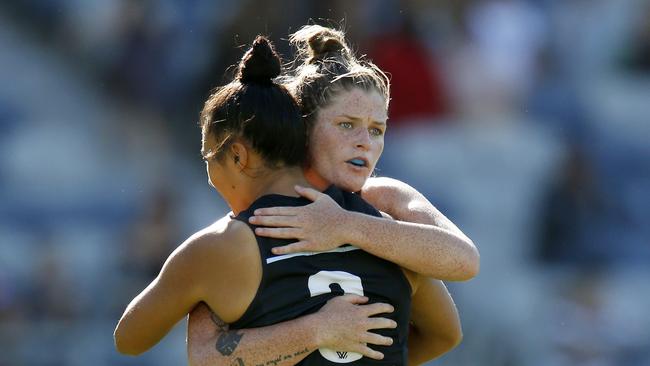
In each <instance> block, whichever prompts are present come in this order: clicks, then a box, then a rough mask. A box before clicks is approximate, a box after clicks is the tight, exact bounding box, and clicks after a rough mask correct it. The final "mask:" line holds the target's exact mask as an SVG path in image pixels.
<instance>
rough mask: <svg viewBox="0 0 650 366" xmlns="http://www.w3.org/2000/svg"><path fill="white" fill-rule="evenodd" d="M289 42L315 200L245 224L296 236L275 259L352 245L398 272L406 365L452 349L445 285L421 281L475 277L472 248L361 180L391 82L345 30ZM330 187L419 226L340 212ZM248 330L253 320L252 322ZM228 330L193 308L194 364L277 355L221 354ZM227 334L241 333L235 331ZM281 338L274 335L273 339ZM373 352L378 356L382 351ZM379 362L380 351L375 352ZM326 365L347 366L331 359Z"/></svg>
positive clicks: (443, 225) (380, 182) (258, 214)
mask: <svg viewBox="0 0 650 366" xmlns="http://www.w3.org/2000/svg"><path fill="white" fill-rule="evenodd" d="M291 40H292V41H293V42H294V43H295V44H297V45H298V47H299V51H300V52H299V56H298V59H297V61H296V65H297V69H296V70H295V72H294V75H292V76H291V77H289V78H287V80H285V82H286V83H287V85H288V86H289V88H290V89H291V90H292V92H293V93H294V95H295V96H296V98H297V99H298V102H299V104H300V107H301V110H302V114H303V116H304V119H305V122H306V125H307V133H308V136H309V145H308V150H309V159H308V161H307V167H306V170H305V175H306V176H307V178H308V180H309V181H310V183H311V184H313V185H314V186H315V188H317V190H313V189H306V188H301V187H297V192H298V193H299V194H301V195H303V196H305V197H307V198H309V199H310V200H313V201H315V202H314V203H312V204H310V205H306V206H301V207H279V208H261V209H258V210H256V211H255V216H254V217H251V218H249V221H250V222H251V223H253V224H255V225H266V226H274V227H276V228H259V227H258V228H256V230H255V232H256V234H257V235H259V236H269V237H276V238H283V239H291V238H293V239H294V240H292V241H294V242H295V241H296V240H297V242H296V243H293V244H291V245H288V246H283V247H276V248H273V249H272V250H273V253H274V254H276V255H279V256H283V255H285V256H286V255H296V254H300V253H303V254H304V252H307V253H310V252H314V251H317V252H327V251H331V250H336V249H337V248H339V247H340V246H341V245H343V244H344V243H351V244H353V245H355V246H357V247H359V248H361V249H363V250H364V251H367V252H370V253H372V254H375V255H376V256H378V257H382V258H384V259H387V260H389V261H391V262H394V263H397V264H399V265H400V266H402V267H403V268H405V270H404V272H405V273H406V275H407V277H408V278H409V280H410V281H409V282H410V284H411V285H412V289H411V290H412V295H413V308H412V313H411V316H410V321H411V329H410V332H409V337H408V347H409V352H408V357H409V364H419V363H422V362H425V361H427V360H429V359H432V358H434V357H437V356H438V355H440V354H442V353H444V352H446V351H448V350H449V349H451V348H453V347H454V346H455V345H456V344H458V342H459V341H460V337H461V331H460V324H459V321H458V315H457V312H456V309H455V307H454V305H453V301H452V300H451V298H450V296H449V294H448V292H447V290H446V288H445V286H444V284H442V282H441V281H439V280H435V281H431V280H429V279H427V278H425V277H433V278H437V279H445V280H466V279H469V278H471V277H473V276H474V275H475V274H476V272H477V271H478V253H477V251H476V248H475V247H474V245H473V243H472V242H471V241H470V240H469V239H468V238H467V237H466V236H465V235H464V234H463V233H462V232H461V231H460V230H458V228H457V227H456V226H455V225H454V224H453V223H451V222H450V221H449V220H448V219H447V218H446V217H444V216H443V215H442V214H441V213H440V212H439V211H438V210H437V209H435V207H433V205H431V203H430V202H428V201H427V200H426V199H425V198H424V197H423V196H422V195H421V194H419V193H418V192H417V191H415V190H414V189H413V188H411V187H410V186H408V185H406V184H405V183H402V182H399V181H396V180H391V179H387V178H374V179H370V180H368V178H369V176H370V174H371V173H372V171H373V168H374V166H375V163H376V162H377V160H378V158H379V155H380V154H381V151H382V149H383V134H384V132H385V129H386V119H387V117H386V111H387V105H388V90H389V85H388V78H386V76H385V75H384V74H383V72H381V70H379V69H378V68H376V67H375V66H374V65H373V64H371V63H369V62H362V61H359V60H357V59H356V58H354V56H353V55H352V52H351V51H350V49H349V47H348V46H347V44H346V43H345V40H344V37H343V34H342V32H339V31H335V30H333V29H329V28H324V27H319V26H307V27H305V28H303V29H302V30H300V31H299V32H297V33H295V34H294V35H293V36H292V37H291ZM329 184H335V185H337V186H339V187H342V188H343V189H345V190H346V191H350V192H360V193H361V195H362V196H363V197H364V198H366V199H368V200H369V201H370V202H371V203H372V204H374V205H376V206H377V207H378V208H380V209H381V210H382V211H384V212H387V213H389V214H390V215H392V216H393V217H394V218H396V219H399V220H404V221H410V222H413V223H418V224H419V225H418V224H409V223H407V222H398V221H390V220H386V219H382V218H378V217H373V216H370V215H362V214H358V213H355V212H348V211H346V210H343V209H342V208H341V207H339V206H338V205H337V204H336V202H334V200H332V199H331V197H329V196H328V195H326V194H322V193H320V192H318V190H323V189H325V188H327V187H328V185H329ZM362 278H363V276H362ZM252 311H255V310H254V309H253V310H252ZM212 321H214V323H212ZM295 321H296V322H298V321H299V319H297V320H295ZM287 323H290V322H287ZM239 325H241V324H239ZM245 326H246V327H255V326H256V324H255V323H254V322H249V323H247V324H245ZM238 328H239V329H240V328H241V326H240V327H238ZM231 329H232V327H231ZM327 329H328V328H327V327H326V328H323V331H326V330H327ZM350 329H353V325H352V324H351V325H350ZM232 332H233V331H232V330H230V331H229V330H228V326H227V325H226V324H225V323H223V322H220V321H219V320H218V319H217V318H215V317H214V316H213V317H212V320H211V316H210V312H209V310H208V309H206V308H205V307H203V306H199V307H197V309H196V310H195V311H194V312H193V313H192V314H191V316H190V322H189V328H188V351H189V356H190V361H191V363H192V364H193V365H203V364H226V363H227V364H231V363H235V364H237V363H244V364H246V363H250V362H251V360H252V359H255V360H259V359H260V354H265V355H266V358H264V357H261V359H266V360H271V359H273V358H274V357H275V356H276V353H275V350H273V349H260V348H259V347H257V346H256V345H255V344H254V343H253V342H252V341H250V342H249V341H246V340H245V339H243V338H238V339H237V342H232V343H228V345H229V346H228V350H229V352H222V346H223V345H224V343H227V342H224V340H226V339H232V337H230V336H229V335H230V334H232ZM234 334H240V335H243V334H244V333H243V332H242V331H241V329H240V330H238V331H235V333H234ZM281 335H282V333H281V331H278V336H281ZM269 336H270V335H269ZM351 338H352V337H351ZM356 342H357V343H358V342H363V340H362V339H357V340H356ZM215 344H216V350H215ZM303 345H308V340H303V342H299V343H297V344H295V345H294V346H295V348H296V349H298V348H300V347H302V346H303ZM353 346H354V344H352V343H349V344H346V345H345V347H346V348H341V349H342V350H352V349H351V347H353ZM373 348H377V349H380V350H382V351H383V348H381V347H373ZM230 350H232V352H231V351H230ZM235 350H236V351H235ZM217 351H218V352H217ZM251 351H254V352H255V357H253V358H251V357H249V355H250V353H249V352H251ZM377 356H379V357H381V356H382V355H381V354H373V357H377ZM297 361H298V360H296V359H288V360H286V361H285V360H283V364H286V365H292V364H295V363H296V362H297ZM330 361H332V362H335V363H338V362H349V360H348V359H336V357H335V358H334V359H330Z"/></svg>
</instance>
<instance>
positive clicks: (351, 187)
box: [335, 180, 365, 192]
mask: <svg viewBox="0 0 650 366" xmlns="http://www.w3.org/2000/svg"><path fill="white" fill-rule="evenodd" d="M364 183H365V180H364V181H359V182H357V181H346V182H341V183H340V184H335V185H336V186H338V187H339V188H340V189H342V190H344V191H348V192H359V191H360V190H361V188H363V184H364Z"/></svg>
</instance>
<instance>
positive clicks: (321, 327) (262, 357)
mask: <svg viewBox="0 0 650 366" xmlns="http://www.w3.org/2000/svg"><path fill="white" fill-rule="evenodd" d="M366 301H367V298H365V297H360V296H356V295H345V296H339V297H335V298H334V299H332V300H330V301H329V302H328V303H327V304H326V305H325V306H323V308H321V310H320V311H318V312H316V313H314V314H310V315H306V316H303V317H300V318H297V319H294V320H290V321H286V322H282V323H278V324H274V325H271V326H267V327H261V328H253V329H241V330H229V328H228V325H227V324H225V323H224V322H222V321H221V320H220V319H219V318H218V317H216V315H215V314H214V313H212V312H211V310H210V309H209V308H208V307H207V306H205V305H203V304H202V305H199V306H197V308H196V309H195V310H194V311H192V313H191V314H190V317H189V321H188V328H187V347H188V348H187V350H188V357H189V364H190V365H191V366H207V365H212V366H215V365H235V366H243V365H250V366H292V365H295V364H296V363H298V362H300V361H301V360H302V359H303V358H305V357H306V356H307V355H309V354H310V353H311V352H313V351H314V350H316V349H317V348H324V347H325V348H332V349H337V350H343V351H352V352H358V353H361V354H363V355H365V356H367V357H370V358H375V359H381V357H382V356H383V355H382V354H381V353H380V352H377V351H374V350H372V349H370V348H369V347H368V346H367V345H366V344H365V343H368V344H381V345H387V344H391V343H392V339H391V338H388V337H383V336H380V335H378V334H375V333H372V332H369V330H370V329H377V328H394V327H395V326H396V324H395V322H393V321H392V320H389V319H386V318H377V317H371V316H373V315H376V314H380V313H387V312H392V311H393V308H392V306H390V305H388V304H381V303H375V304H371V305H362V304H363V303H365V302H366Z"/></svg>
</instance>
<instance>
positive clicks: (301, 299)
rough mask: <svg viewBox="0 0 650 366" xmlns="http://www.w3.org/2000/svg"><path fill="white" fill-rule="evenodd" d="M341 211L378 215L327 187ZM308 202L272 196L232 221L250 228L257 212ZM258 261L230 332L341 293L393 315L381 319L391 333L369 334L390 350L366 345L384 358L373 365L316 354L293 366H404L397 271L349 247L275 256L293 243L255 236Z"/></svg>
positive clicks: (405, 306) (403, 303)
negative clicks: (249, 293) (255, 278)
mask: <svg viewBox="0 0 650 366" xmlns="http://www.w3.org/2000/svg"><path fill="white" fill-rule="evenodd" d="M324 193H325V194H327V195H329V196H330V197H332V199H334V200H335V201H336V202H337V203H338V204H339V205H340V206H341V207H342V208H343V209H346V210H349V211H357V212H361V213H364V214H368V215H373V216H381V215H380V213H379V211H377V210H376V209H375V208H374V207H372V206H371V205H370V204H368V203H367V202H365V201H364V200H363V199H362V198H361V197H359V196H358V195H356V194H353V193H349V192H344V191H341V190H340V189H338V188H336V187H334V186H330V187H329V188H328V189H327V190H326V191H325V192H324ZM309 203H311V201H309V200H308V199H306V198H303V197H290V196H283V195H277V194H271V195H266V196H262V197H260V198H258V199H257V200H256V201H255V202H253V204H252V205H251V206H250V207H249V208H248V209H247V210H245V211H242V212H241V213H240V214H239V215H238V216H237V217H236V218H235V219H237V220H241V221H243V222H245V223H247V224H248V225H249V226H250V227H251V229H253V230H254V229H255V227H256V226H255V225H252V224H250V223H248V218H249V217H251V216H253V212H254V211H255V210H256V209H258V208H264V207H276V206H304V205H307V204H309ZM256 239H257V243H258V247H259V250H260V257H261V259H262V280H261V282H260V286H259V288H258V290H257V293H256V295H255V297H254V299H253V301H252V302H251V304H250V306H249V307H248V309H247V310H246V312H245V313H244V315H243V316H242V317H241V318H240V319H239V320H237V321H236V322H234V323H232V324H230V329H244V328H254V327H262V326H267V325H271V324H276V323H280V322H283V321H286V320H291V319H294V318H297V317H300V316H302V315H306V314H310V313H314V312H316V311H318V309H320V308H321V307H322V306H323V305H324V304H325V303H326V302H327V301H328V300H330V299H331V298H333V297H334V296H338V295H342V294H344V293H352V294H356V295H363V296H367V297H368V298H369V302H368V303H375V302H384V303H389V304H391V305H393V306H394V308H395V311H394V312H393V313H390V314H382V315H381V316H382V317H386V318H390V319H393V320H395V321H396V322H397V328H396V329H378V330H373V332H376V333H378V334H381V335H383V336H387V337H391V338H393V344H392V345H390V346H377V345H372V346H371V348H373V349H375V350H377V351H380V352H382V353H383V354H384V359H383V360H373V359H370V358H367V357H362V356H361V355H360V354H357V353H353V352H347V353H346V352H341V351H336V350H328V349H319V350H318V351H316V352H313V353H311V354H310V355H309V356H307V357H306V358H305V359H304V360H302V361H301V362H300V363H299V365H308V366H312V365H313V366H317V365H329V366H332V365H335V364H340V363H350V362H354V364H355V365H406V364H407V337H408V330H409V325H408V324H409V323H408V321H409V316H410V307H411V287H410V284H409V283H408V280H407V279H406V277H405V276H404V274H403V272H402V270H401V268H400V267H399V266H398V265H396V264H394V263H391V262H388V261H386V260H384V259H381V258H378V257H376V256H374V255H372V254H369V253H367V252H365V251H363V250H360V249H359V248H357V247H354V246H352V245H344V246H341V247H339V248H336V249H334V250H330V251H327V252H316V253H314V252H304V253H292V254H287V255H279V256H276V255H274V254H273V253H272V252H271V248H273V247H276V246H282V245H286V244H289V243H291V242H295V240H294V239H292V240H286V239H274V238H267V237H261V236H256Z"/></svg>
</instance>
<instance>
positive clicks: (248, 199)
mask: <svg viewBox="0 0 650 366" xmlns="http://www.w3.org/2000/svg"><path fill="white" fill-rule="evenodd" d="M297 184H299V185H302V186H307V187H313V186H312V185H311V184H310V183H309V182H308V181H307V179H305V176H304V174H303V171H302V169H301V168H300V167H291V168H280V169H277V170H272V171H268V172H266V173H264V175H263V176H258V177H255V178H252V181H251V184H250V186H249V187H248V189H247V190H246V193H243V192H242V193H240V194H238V197H237V198H238V199H237V200H236V202H232V203H231V205H230V208H231V209H232V212H233V214H235V215H237V214H239V213H240V212H241V211H243V210H245V209H247V208H248V207H249V206H250V205H251V204H252V203H253V201H255V200H256V199H258V198H260V197H262V196H264V195H267V194H281V195H285V196H294V197H298V196H299V195H298V193H296V190H295V189H294V186H295V185H297Z"/></svg>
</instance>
